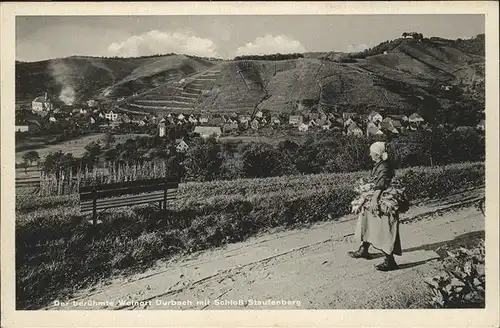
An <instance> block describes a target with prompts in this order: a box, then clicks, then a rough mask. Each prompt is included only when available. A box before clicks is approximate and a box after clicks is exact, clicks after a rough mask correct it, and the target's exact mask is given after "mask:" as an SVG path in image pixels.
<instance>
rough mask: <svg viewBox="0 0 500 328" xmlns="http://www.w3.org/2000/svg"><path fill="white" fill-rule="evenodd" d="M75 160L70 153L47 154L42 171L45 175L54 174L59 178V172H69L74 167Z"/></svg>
mask: <svg viewBox="0 0 500 328" xmlns="http://www.w3.org/2000/svg"><path fill="white" fill-rule="evenodd" d="M75 163H76V159H75V158H74V157H73V154H71V153H63V152H62V151H58V152H56V153H49V154H48V155H47V156H46V157H45V160H44V162H43V164H42V171H43V172H44V173H47V174H55V176H56V178H59V173H60V171H61V170H64V171H66V170H69V169H72V168H74V167H75Z"/></svg>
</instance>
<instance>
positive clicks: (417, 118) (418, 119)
mask: <svg viewBox="0 0 500 328" xmlns="http://www.w3.org/2000/svg"><path fill="white" fill-rule="evenodd" d="M408 122H410V123H422V122H424V119H423V118H422V116H420V115H418V114H417V113H413V114H411V115H410V116H409V117H408Z"/></svg>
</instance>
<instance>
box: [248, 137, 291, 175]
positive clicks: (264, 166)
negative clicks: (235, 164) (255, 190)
mask: <svg viewBox="0 0 500 328" xmlns="http://www.w3.org/2000/svg"><path fill="white" fill-rule="evenodd" d="M241 157H242V161H243V168H242V171H243V174H244V176H245V177H248V178H261V177H272V176H279V175H283V174H284V173H286V172H287V170H289V169H290V167H291V166H292V163H290V162H289V161H287V158H284V157H282V156H280V153H279V152H278V151H277V150H276V149H274V147H273V146H271V145H270V144H267V143H250V144H248V145H245V146H243V148H242V156H241Z"/></svg>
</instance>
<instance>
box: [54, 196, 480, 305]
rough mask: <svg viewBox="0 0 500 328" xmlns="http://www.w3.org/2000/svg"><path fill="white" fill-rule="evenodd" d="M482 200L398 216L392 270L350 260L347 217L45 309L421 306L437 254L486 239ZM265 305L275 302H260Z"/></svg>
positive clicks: (462, 199) (176, 264)
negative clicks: (398, 246)
mask: <svg viewBox="0 0 500 328" xmlns="http://www.w3.org/2000/svg"><path fill="white" fill-rule="evenodd" d="M482 193H483V190H482V189H478V190H472V191H467V192H464V193H461V194H458V195H454V196H451V197H448V198H447V199H442V200H440V201H433V202H426V203H425V204H421V205H418V206H414V207H412V208H411V210H410V211H409V212H408V213H406V214H404V215H403V216H402V221H403V223H404V224H402V225H401V238H402V246H403V255H402V256H401V257H396V261H397V262H398V263H399V266H400V268H399V269H398V270H396V271H392V272H386V273H383V272H378V271H376V270H375V269H374V267H373V265H374V264H377V263H379V262H380V261H381V260H382V257H381V254H378V253H376V257H377V258H375V259H373V260H369V261H368V260H355V259H351V258H349V257H348V256H346V252H347V251H349V250H353V249H355V248H357V245H356V244H354V243H353V241H352V232H353V230H354V225H355V220H354V217H353V216H352V215H351V216H346V217H343V218H341V220H338V221H336V222H332V221H329V222H323V223H319V224H315V225H313V226H312V227H309V228H304V229H299V230H292V231H286V232H278V233H273V234H266V235H263V236H259V237H255V238H251V239H249V240H247V241H245V242H242V243H237V244H231V245H228V246H226V247H224V248H220V249H215V250H210V251H206V252H202V253H200V254H196V255H193V256H191V257H190V258H186V257H184V258H183V259H177V260H172V261H169V262H166V263H165V262H164V263H160V264H158V265H157V266H156V267H155V268H153V269H151V270H149V271H148V272H146V273H143V274H140V275H135V276H133V277H129V278H127V279H117V280H115V281H113V282H111V283H110V284H109V285H107V286H101V287H97V288H94V289H90V290H82V291H81V292H79V293H78V295H75V298H73V299H72V300H67V304H63V305H61V304H59V305H57V306H56V305H55V303H54V304H52V305H51V306H50V307H49V308H47V309H52V310H56V309H61V310H67V309H85V310H88V309H104V308H107V309H262V308H266V309H297V308H302V309H348V308H349V309H351V308H408V307H410V308H411V307H419V306H420V307H421V306H422V304H423V303H422V302H423V301H424V297H425V296H426V295H427V293H428V288H427V286H426V285H425V283H424V282H423V278H424V277H428V276H431V275H433V274H434V273H436V272H437V271H438V270H439V263H438V261H437V259H438V258H439V256H438V254H437V253H436V250H438V249H439V247H440V246H443V245H444V244H447V243H452V242H458V243H460V242H461V240H464V239H467V238H470V237H476V236H481V235H483V234H484V218H483V216H482V214H481V212H480V211H479V210H478V209H477V208H476V207H475V206H474V201H475V200H476V199H477V198H478V197H480V196H481V195H482ZM371 252H373V253H375V252H376V251H375V250H373V249H372V250H371ZM269 300H271V301H274V302H276V303H274V304H272V303H271V304H270V303H259V302H266V301H267V302H270V301H269ZM283 301H285V303H286V304H280V302H281V303H282V302H283ZM75 302H76V303H75Z"/></svg>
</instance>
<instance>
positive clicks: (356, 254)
mask: <svg viewBox="0 0 500 328" xmlns="http://www.w3.org/2000/svg"><path fill="white" fill-rule="evenodd" d="M348 254H349V256H350V257H352V258H353V259H367V260H369V259H370V258H371V257H370V254H369V253H368V252H364V251H362V250H357V251H355V252H348Z"/></svg>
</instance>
